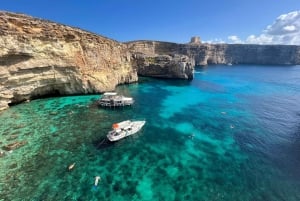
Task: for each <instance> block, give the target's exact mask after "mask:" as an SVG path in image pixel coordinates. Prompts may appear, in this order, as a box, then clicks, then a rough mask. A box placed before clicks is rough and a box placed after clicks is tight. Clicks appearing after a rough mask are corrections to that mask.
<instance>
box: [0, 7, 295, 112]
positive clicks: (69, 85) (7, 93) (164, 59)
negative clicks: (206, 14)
mask: <svg viewBox="0 0 300 201" xmlns="http://www.w3.org/2000/svg"><path fill="white" fill-rule="evenodd" d="M0 26H1V29H0V82H1V85H0V110H3V109H6V108H8V107H9V105H12V104H16V103H20V102H24V101H28V100H31V99H34V98H38V97H42V96H49V95H75V94H91V93H103V92H105V91H111V90H114V89H115V87H116V86H117V85H120V84H126V83H132V82H137V81H138V75H141V76H151V77H159V78H172V79H173V78H175V79H193V76H194V75H193V71H194V66H195V65H208V64H226V63H229V62H232V63H238V64H244V63H247V64H284V65H296V64H300V46H285V45H230V44H202V43H200V42H199V41H198V42H196V43H187V44H177V43H169V42H159V41H133V42H128V43H120V42H117V41H115V40H112V39H109V38H106V37H103V36H100V35H96V34H94V33H91V32H87V31H83V30H81V29H78V28H74V27H70V26H66V25H62V24H58V23H54V22H50V21H47V20H42V19H38V18H33V17H30V16H27V15H24V14H16V13H10V12H3V11H2V12H0Z"/></svg>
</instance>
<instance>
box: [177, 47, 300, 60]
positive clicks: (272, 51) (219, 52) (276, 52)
mask: <svg viewBox="0 0 300 201" xmlns="http://www.w3.org/2000/svg"><path fill="white" fill-rule="evenodd" d="M182 51H183V52H181V53H182V54H186V55H188V56H190V57H191V58H194V59H195V63H196V65H208V64H226V63H233V64H266V65H298V64H300V46H296V45H251V44H187V45H186V46H185V47H184V48H182Z"/></svg>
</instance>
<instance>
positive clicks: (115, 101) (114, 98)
mask: <svg viewBox="0 0 300 201" xmlns="http://www.w3.org/2000/svg"><path fill="white" fill-rule="evenodd" d="M98 103H99V105H100V106H103V107H119V106H127V105H132V104H133V103H134V100H133V98H131V97H125V96H121V95H118V94H117V93H116V92H106V93H104V94H103V96H102V97H101V99H100V100H99V101H98Z"/></svg>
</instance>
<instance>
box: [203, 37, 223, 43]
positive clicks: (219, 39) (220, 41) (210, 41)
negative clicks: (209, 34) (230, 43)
mask: <svg viewBox="0 0 300 201" xmlns="http://www.w3.org/2000/svg"><path fill="white" fill-rule="evenodd" d="M202 43H211V44H212V43H225V41H224V40H222V39H221V38H215V39H213V40H207V41H202Z"/></svg>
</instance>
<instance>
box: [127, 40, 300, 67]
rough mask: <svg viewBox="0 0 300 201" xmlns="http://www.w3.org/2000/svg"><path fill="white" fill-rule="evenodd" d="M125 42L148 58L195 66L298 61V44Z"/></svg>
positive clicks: (288, 63) (295, 62)
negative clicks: (175, 59)
mask: <svg viewBox="0 0 300 201" xmlns="http://www.w3.org/2000/svg"><path fill="white" fill-rule="evenodd" d="M127 44H128V45H129V48H130V49H131V51H132V52H136V53H140V54H144V55H152V56H151V57H153V55H158V57H160V56H159V55H181V57H183V56H186V58H188V60H187V61H188V63H191V64H196V65H209V64H227V63H233V64H266V65H299V64H300V46H296V45H251V44H205V43H204V44H201V43H187V44H176V43H167V42H158V41H133V42H129V43H127ZM144 57H147V56H144ZM145 60H146V62H144V63H145V67H147V58H146V59H145ZM148 69H149V68H148ZM139 70H141V69H139ZM148 73H149V72H148Z"/></svg>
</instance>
